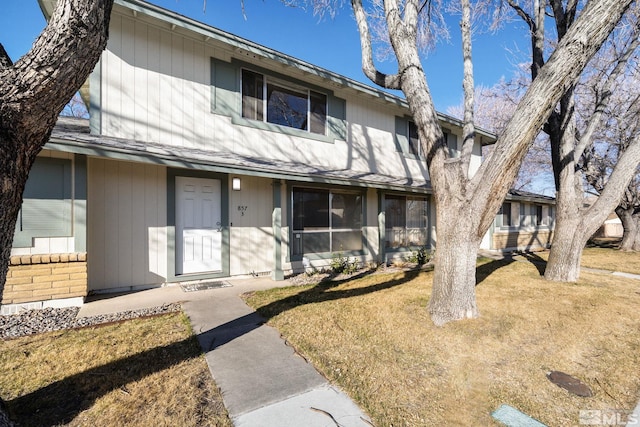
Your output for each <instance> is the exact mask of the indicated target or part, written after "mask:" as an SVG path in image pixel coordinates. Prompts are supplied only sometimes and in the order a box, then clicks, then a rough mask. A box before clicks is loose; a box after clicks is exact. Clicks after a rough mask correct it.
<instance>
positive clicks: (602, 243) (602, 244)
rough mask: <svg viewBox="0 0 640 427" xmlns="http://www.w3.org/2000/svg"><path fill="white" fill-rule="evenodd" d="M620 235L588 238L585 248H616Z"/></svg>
mask: <svg viewBox="0 0 640 427" xmlns="http://www.w3.org/2000/svg"><path fill="white" fill-rule="evenodd" d="M621 241H622V238H620V237H595V238H592V239H589V241H588V242H587V246H586V247H587V248H603V249H618V248H619V247H620V242H621Z"/></svg>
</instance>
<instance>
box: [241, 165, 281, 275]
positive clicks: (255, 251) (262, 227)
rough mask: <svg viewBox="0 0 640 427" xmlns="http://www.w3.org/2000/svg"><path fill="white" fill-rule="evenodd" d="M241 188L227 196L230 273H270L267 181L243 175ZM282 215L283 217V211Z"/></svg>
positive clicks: (271, 249)
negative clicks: (229, 226) (229, 229)
mask: <svg viewBox="0 0 640 427" xmlns="http://www.w3.org/2000/svg"><path fill="white" fill-rule="evenodd" d="M241 180H242V189H241V190H240V191H231V190H230V192H229V193H230V196H229V222H230V224H232V225H231V233H230V242H229V244H230V251H229V252H230V272H229V273H230V274H231V275H232V276H233V275H240V274H248V273H251V272H255V273H259V272H265V271H271V270H272V269H273V265H274V258H273V255H274V239H273V228H272V226H271V215H272V212H273V197H272V196H273V188H272V186H271V182H272V181H271V180H270V179H264V178H256V177H249V176H243V177H241ZM282 215H283V216H285V215H286V211H285V209H284V208H283V210H282Z"/></svg>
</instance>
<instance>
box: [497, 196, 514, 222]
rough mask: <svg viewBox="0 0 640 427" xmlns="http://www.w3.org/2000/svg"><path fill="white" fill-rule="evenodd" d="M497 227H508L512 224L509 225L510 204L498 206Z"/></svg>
mask: <svg viewBox="0 0 640 427" xmlns="http://www.w3.org/2000/svg"><path fill="white" fill-rule="evenodd" d="M497 225H498V227H510V226H512V225H513V224H512V223H511V203H510V202H505V203H503V204H502V206H500V210H499V211H498V221H497Z"/></svg>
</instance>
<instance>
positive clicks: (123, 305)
mask: <svg viewBox="0 0 640 427" xmlns="http://www.w3.org/2000/svg"><path fill="white" fill-rule="evenodd" d="M226 282H227V283H228V284H230V285H231V286H229V287H221V288H216V289H209V290H197V291H193V292H185V291H183V289H182V288H181V287H180V286H170V287H165V288H156V289H150V290H145V291H140V292H134V293H128V294H120V295H102V296H100V298H99V299H94V300H93V301H89V302H87V303H86V304H84V305H83V306H82V308H81V309H80V312H79V313H78V316H79V317H83V316H94V315H99V314H106V313H113V312H118V311H124V310H130V309H136V308H146V307H154V306H158V305H162V304H164V303H169V302H181V303H182V306H183V308H184V310H185V312H186V314H187V315H188V316H189V318H190V320H191V324H192V326H193V329H194V331H195V333H196V334H197V338H198V341H199V343H200V345H201V346H202V348H203V350H204V352H205V357H206V360H207V363H208V365H209V369H210V371H211V374H212V375H213V378H214V379H215V381H216V384H217V386H218V387H219V388H220V390H221V391H222V395H223V399H224V403H225V406H226V407H227V410H228V412H229V415H230V417H231V419H232V421H233V423H234V425H235V426H238V427H254V426H256V427H257V426H260V427H272V426H273V427H276V426H277V427H287V426H291V427H294V426H296V427H297V426H309V427H316V426H318V427H335V426H336V425H340V426H345V427H351V426H353V427H356V426H358V427H359V426H364V427H367V426H368V427H370V426H371V425H372V424H371V423H370V421H369V418H368V417H367V416H366V415H365V414H364V413H363V412H362V411H361V410H360V408H358V407H357V406H356V405H355V404H354V403H353V402H352V401H351V399H350V398H349V397H348V396H347V395H346V394H345V393H344V392H342V391H341V390H339V389H338V388H337V387H335V386H332V385H331V384H330V383H329V382H328V381H327V380H326V379H325V378H324V377H322V376H321V375H320V374H319V373H318V372H317V371H316V370H315V368H314V367H313V366H312V365H311V364H309V363H308V362H307V361H306V360H305V359H303V358H302V357H301V356H299V355H297V354H296V353H295V351H294V349H293V348H291V347H289V346H288V345H287V344H286V343H285V341H284V340H283V339H282V338H281V337H280V334H279V333H278V331H277V330H275V329H274V328H272V327H270V326H267V325H266V324H265V323H264V319H263V318H262V317H260V315H259V314H257V313H256V312H255V311H253V310H252V309H251V308H250V307H248V306H247V305H246V304H245V303H244V301H243V300H242V299H241V298H240V297H239V295H240V294H242V293H244V292H248V291H252V290H259V289H268V288H272V287H276V286H279V285H280V283H278V282H274V281H272V280H271V279H269V278H250V279H233V280H228V281H226Z"/></svg>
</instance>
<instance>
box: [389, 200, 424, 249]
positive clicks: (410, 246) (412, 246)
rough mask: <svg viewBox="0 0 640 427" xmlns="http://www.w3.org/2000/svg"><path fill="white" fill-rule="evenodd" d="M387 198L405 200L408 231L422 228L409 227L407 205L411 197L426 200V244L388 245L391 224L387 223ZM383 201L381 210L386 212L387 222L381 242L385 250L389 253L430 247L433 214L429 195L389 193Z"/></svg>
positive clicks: (405, 227)
mask: <svg viewBox="0 0 640 427" xmlns="http://www.w3.org/2000/svg"><path fill="white" fill-rule="evenodd" d="M387 198H402V199H403V200H404V203H405V225H404V231H405V233H406V231H407V230H409V229H411V230H414V229H422V227H417V228H416V227H411V228H410V227H407V221H408V219H407V215H406V212H407V210H406V205H407V202H408V200H409V199H413V200H421V201H423V202H425V209H426V217H427V218H426V224H425V226H424V231H425V243H424V245H408V246H396V247H391V246H387V239H388V236H387V231H388V230H390V228H389V225H388V224H387V218H386V215H387V206H386V201H387ZM382 203H383V206H381V210H382V211H383V212H384V214H385V224H384V234H385V237H384V240H383V241H382V242H381V244H382V245H383V246H384V251H385V252H389V253H393V252H406V251H411V250H415V249H416V248H422V247H430V240H431V236H430V233H431V215H430V213H431V212H430V210H431V199H430V197H429V196H428V195H413V194H395V193H389V194H385V195H384V198H383V199H382Z"/></svg>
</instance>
